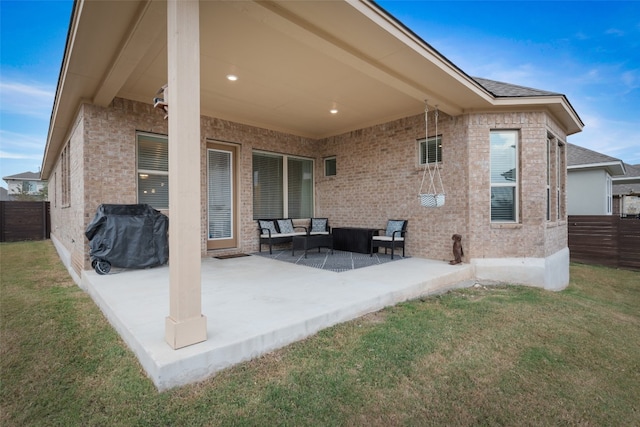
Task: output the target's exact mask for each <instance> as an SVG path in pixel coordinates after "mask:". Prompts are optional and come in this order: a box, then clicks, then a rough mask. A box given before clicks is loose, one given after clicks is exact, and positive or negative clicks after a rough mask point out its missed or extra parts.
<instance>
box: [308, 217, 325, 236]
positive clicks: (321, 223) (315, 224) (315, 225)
mask: <svg viewBox="0 0 640 427" xmlns="http://www.w3.org/2000/svg"><path fill="white" fill-rule="evenodd" d="M327 221H328V220H327V218H311V232H312V233H324V232H326V231H327Z"/></svg>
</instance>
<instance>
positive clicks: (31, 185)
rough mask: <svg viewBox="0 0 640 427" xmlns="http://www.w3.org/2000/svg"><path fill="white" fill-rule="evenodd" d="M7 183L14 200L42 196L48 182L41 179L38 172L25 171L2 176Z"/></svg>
mask: <svg viewBox="0 0 640 427" xmlns="http://www.w3.org/2000/svg"><path fill="white" fill-rule="evenodd" d="M2 179H3V180H4V181H5V182H6V183H7V191H8V193H9V197H11V198H12V200H16V199H17V198H20V197H25V196H26V197H29V196H31V197H41V196H42V195H43V192H44V191H45V188H46V186H47V182H46V181H43V180H41V179H40V174H39V173H37V172H23V173H19V174H16V175H10V176H5V177H3V178H2Z"/></svg>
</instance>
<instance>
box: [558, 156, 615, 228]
mask: <svg viewBox="0 0 640 427" xmlns="http://www.w3.org/2000/svg"><path fill="white" fill-rule="evenodd" d="M567 150H568V151H567V213H568V214H569V215H611V214H613V179H614V178H615V177H621V176H624V174H625V165H624V162H622V160H620V159H616V158H615V157H611V156H607V155H605V154H601V153H598V152H596V151H593V150H589V149H587V148H583V147H580V146H578V145H574V144H568V149H567Z"/></svg>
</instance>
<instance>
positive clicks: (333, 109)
mask: <svg viewBox="0 0 640 427" xmlns="http://www.w3.org/2000/svg"><path fill="white" fill-rule="evenodd" d="M329 112H330V113H331V114H338V109H337V108H332V109H331V110H329Z"/></svg>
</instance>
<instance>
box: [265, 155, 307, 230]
mask: <svg viewBox="0 0 640 427" xmlns="http://www.w3.org/2000/svg"><path fill="white" fill-rule="evenodd" d="M312 216H313V160H309V159H303V158H299V157H292V156H283V155H279V154H270V153H260V152H254V153H253V217H254V219H259V218H309V217H312Z"/></svg>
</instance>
